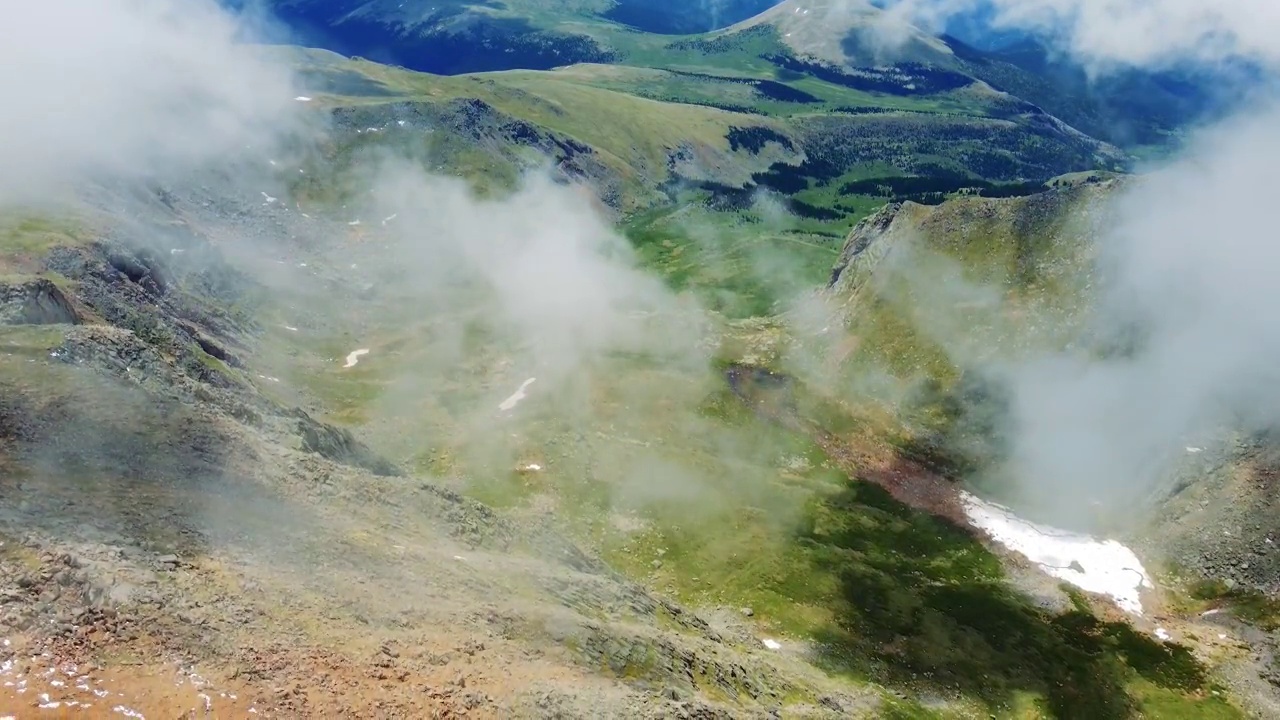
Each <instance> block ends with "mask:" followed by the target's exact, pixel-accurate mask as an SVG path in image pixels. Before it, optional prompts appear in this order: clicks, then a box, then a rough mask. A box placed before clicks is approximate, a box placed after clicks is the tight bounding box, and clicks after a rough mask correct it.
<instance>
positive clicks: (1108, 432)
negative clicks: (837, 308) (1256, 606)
mask: <svg viewBox="0 0 1280 720" xmlns="http://www.w3.org/2000/svg"><path fill="white" fill-rule="evenodd" d="M990 5H991V7H992V8H993V9H994V11H995V16H996V24H997V26H998V27H1004V28H1018V29H1024V30H1033V31H1038V32H1042V33H1045V34H1046V35H1047V36H1049V37H1052V38H1055V39H1056V41H1057V42H1058V43H1059V49H1060V50H1062V51H1064V52H1069V53H1071V54H1072V55H1073V56H1074V57H1075V58H1076V59H1078V60H1079V61H1081V62H1083V63H1085V64H1086V65H1087V66H1088V67H1089V68H1090V70H1091V71H1092V72H1095V73H1106V72H1108V71H1109V70H1110V69H1115V68H1125V67H1146V68H1156V67H1166V66H1172V65H1174V64H1176V63H1178V62H1180V61H1184V60H1189V61H1194V62H1198V63H1210V64H1212V63H1219V62H1228V61H1231V60H1234V59H1241V58H1243V59H1246V60H1249V61H1254V62H1260V63H1264V64H1267V65H1269V66H1270V67H1271V68H1274V67H1275V66H1276V65H1277V63H1280V45H1277V44H1276V43H1275V41H1274V38H1275V37H1276V33H1277V32H1278V31H1280V6H1277V5H1275V4H1274V3H1269V2H1247V1H1246V2H1236V3H1230V4H1220V5H1218V6H1212V7H1210V6H1206V5H1204V4H1202V3H1197V2H1190V1H1189V0H1188V1H1183V0H1164V1H1161V2H1120V1H1109V2H1101V1H1097V2H1094V1H1090V0H1018V1H1017V2H1014V1H1013V0H1007V1H1006V0H993V1H992V2H991V3H990ZM979 6H980V3H978V2H977V1H976V0H973V1H971V0H956V1H953V2H946V1H945V0H937V1H934V0H904V2H901V3H898V4H897V5H895V6H894V7H893V8H891V9H890V11H889V15H890V18H891V19H890V22H891V23H901V22H902V21H903V20H904V19H905V20H909V21H911V22H914V23H917V24H920V25H921V26H924V27H934V28H936V27H938V26H940V24H941V22H943V21H945V19H946V18H947V17H948V16H950V15H952V14H956V13H961V12H967V11H971V10H973V9H975V8H976V7H979ZM894 26H895V27H896V25H894ZM889 35H890V36H892V33H890V34H889ZM1276 100H1277V99H1276V98H1265V97H1264V98H1261V99H1259V100H1256V101H1255V102H1253V103H1251V104H1248V105H1246V106H1244V107H1243V108H1242V109H1241V110H1239V111H1237V112H1236V113H1235V115H1234V116H1232V117H1230V118H1229V119H1227V120H1226V121H1223V122H1221V123H1219V124H1218V125H1216V126H1213V127H1209V128H1202V129H1201V130H1199V131H1198V132H1195V133H1193V135H1192V137H1191V138H1190V139H1189V141H1188V142H1187V143H1186V144H1185V146H1184V150H1183V151H1182V152H1181V153H1180V154H1179V155H1178V156H1177V157H1175V158H1173V159H1172V160H1170V161H1168V162H1166V163H1164V164H1163V165H1161V166H1158V167H1153V168H1149V172H1145V173H1143V174H1142V175H1141V176H1140V177H1139V178H1137V179H1136V180H1135V181H1134V182H1131V183H1129V184H1128V185H1127V186H1126V189H1125V190H1124V191H1123V192H1122V193H1121V194H1120V195H1119V197H1117V198H1116V199H1115V205H1114V207H1113V208H1112V209H1113V210H1114V215H1113V217H1114V218H1115V222H1114V224H1112V225H1111V226H1110V227H1107V228H1105V229H1104V230H1103V231H1102V233H1101V234H1100V236H1099V237H1098V238H1097V242H1098V250H1099V254H1100V255H1099V258H1098V264H1097V268H1096V269H1097V275H1096V280H1097V282H1096V283H1095V288H1097V289H1098V295H1097V297H1096V298H1093V299H1092V301H1091V304H1090V307H1089V310H1088V313H1087V315H1088V317H1087V319H1086V320H1085V322H1086V323H1087V325H1088V327H1089V329H1090V330H1089V332H1090V334H1091V336H1094V337H1109V338H1116V337H1121V338H1125V339H1126V343H1127V347H1126V348H1125V349H1124V350H1123V351H1121V352H1108V353H1103V354H1101V355H1103V356H1102V357H1099V355H1100V353H1097V352H1093V351H1086V350H1083V349H1081V347H1080V345H1074V346H1072V348H1073V349H1070V350H1066V351H1062V352H1052V353H1047V354H1045V353H1042V354H1038V355H1035V356H1031V357H1026V356H1022V357H1019V358H1016V359H1014V360H1013V361H1012V362H1001V363H999V364H994V363H992V364H989V365H988V366H987V368H986V369H987V370H988V371H990V372H991V373H993V374H996V375H997V376H999V377H1002V378H1003V379H1004V380H1005V382H1006V383H1007V384H1008V386H1009V387H1010V389H1011V395H1010V397H1011V401H1012V408H1011V418H1010V420H1011V421H1012V422H1011V424H1010V428H1011V430H1010V432H1011V437H1010V438H1009V441H1010V455H1009V460H1008V463H1007V465H1006V466H1005V467H1003V468H999V469H998V470H993V472H995V473H999V474H1000V476H1001V477H1003V478H1004V479H1003V482H1006V483H1009V484H1011V486H1012V487H1011V489H1010V495H1012V496H1014V497H1017V498H1019V500H1020V504H1022V505H1024V506H1025V507H1024V509H1025V510H1027V511H1031V512H1038V513H1039V514H1040V515H1041V516H1042V517H1045V518H1046V519H1048V520H1050V521H1052V522H1056V523H1058V524H1063V525H1076V526H1089V525H1090V524H1091V523H1092V522H1094V521H1095V520H1097V519H1098V518H1099V516H1100V514H1106V512H1107V511H1110V513H1109V514H1110V515H1111V516H1112V517H1113V518H1114V517H1115V516H1116V515H1117V511H1119V512H1118V515H1120V516H1124V517H1126V518H1128V519H1129V520H1132V519H1133V518H1134V514H1133V513H1131V512H1124V511H1122V509H1126V508H1128V509H1132V508H1133V507H1135V506H1134V503H1138V502H1143V501H1146V500H1149V499H1152V498H1153V497H1158V496H1159V494H1160V493H1162V492H1164V491H1167V490H1168V489H1169V487H1168V485H1169V483H1170V481H1171V480H1170V479H1171V476H1172V472H1173V471H1174V469H1175V468H1176V466H1177V464H1178V463H1179V462H1180V461H1181V460H1182V458H1184V457H1185V456H1186V453H1187V452H1188V450H1187V448H1188V447H1197V448H1199V447H1212V445H1213V444H1214V440H1215V439H1218V440H1220V439H1221V438H1223V437H1225V436H1227V434H1228V433H1229V432H1241V433H1249V432H1254V431H1259V430H1264V429H1268V428H1271V427H1273V426H1275V425H1276V424H1277V423H1280V403H1278V402H1277V401H1278V400H1280V373H1277V372H1276V371H1275V370H1274V364H1275V359H1276V357H1277V352H1278V351H1280V318H1277V317H1275V316H1273V315H1272V314H1271V312H1270V308H1272V307H1275V306H1276V304H1277V301H1280V288H1278V287H1277V285H1276V284H1275V281H1274V272H1273V271H1274V268H1276V267H1280V245H1278V244H1277V238H1276V231H1275V230H1274V227H1275V220H1274V210H1273V206H1272V204H1271V201H1270V198H1271V195H1272V193H1271V191H1270V190H1269V188H1270V187H1271V186H1272V185H1273V182H1272V178H1273V177H1274V170H1275V168H1276V167H1277V166H1278V165H1280V129H1278V128H1280V104H1277V102H1276ZM935 270H936V269H935ZM925 271H927V269H926V270H925ZM944 275H946V274H945V273H944ZM940 282H943V283H944V284H946V285H948V286H949V287H952V288H954V290H953V291H948V293H949V294H952V295H954V294H956V293H958V292H962V293H970V292H973V288H971V287H962V285H963V283H959V281H957V280H956V278H954V277H950V278H943V279H942V280H940ZM915 284H916V285H923V283H919V282H917V283H915ZM937 292H939V291H937V290H936V289H935V294H936V293H937ZM915 320H916V322H917V324H918V325H920V327H921V328H922V329H923V330H924V331H925V332H927V333H928V334H929V335H931V336H932V337H934V338H935V339H939V340H940V341H941V342H942V344H943V345H944V347H946V348H948V350H949V351H951V352H952V353H953V359H955V360H956V361H958V362H961V363H972V362H973V361H974V357H973V352H972V343H968V342H965V341H964V340H963V339H960V338H957V337H956V332H955V330H956V328H951V329H950V330H949V329H948V328H947V327H946V322H945V318H927V319H925V318H920V317H917V318H915ZM940 321H942V322H941V324H940ZM1100 510H1101V511H1102V513H1100Z"/></svg>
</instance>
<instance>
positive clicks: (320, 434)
mask: <svg viewBox="0 0 1280 720" xmlns="http://www.w3.org/2000/svg"><path fill="white" fill-rule="evenodd" d="M293 415H294V417H296V418H297V421H298V434H299V435H300V436H301V437H302V448H303V449H304V450H307V451H308V452H313V453H318V454H320V455H323V456H324V457H327V458H329V459H330V460H333V461H334V462H340V463H342V464H344V465H351V466H354V467H361V468H364V469H365V470H368V471H369V472H371V473H373V474H374V475H383V476H399V475H403V474H404V473H403V472H402V471H401V470H400V468H398V467H396V466H395V464H394V463H392V462H391V461H389V460H387V459H386V458H383V457H380V456H379V455H378V454H377V453H375V452H373V451H372V450H370V449H369V447H368V446H367V445H365V444H364V443H362V442H360V441H359V440H357V439H356V437H355V436H354V435H352V434H351V431H349V430H346V429H344V428H338V427H334V426H332V425H326V424H324V423H322V422H319V421H318V420H316V419H315V418H313V417H311V416H310V415H308V414H307V413H306V412H305V411H303V410H301V409H295V410H294V411H293Z"/></svg>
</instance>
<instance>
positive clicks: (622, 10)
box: [603, 0, 779, 35]
mask: <svg viewBox="0 0 1280 720" xmlns="http://www.w3.org/2000/svg"><path fill="white" fill-rule="evenodd" d="M778 2H779V0H619V2H618V3H617V5H615V6H614V7H613V8H612V9H610V10H608V11H606V12H605V13H603V17H606V18H608V19H610V20H613V21H615V22H619V23H622V24H623V25H627V26H629V27H633V28H636V29H637V30H644V31H646V32H651V33H658V34H663V35H692V34H695V33H704V32H711V31H713V30H719V29H721V28H725V27H728V26H730V25H733V24H734V23H736V22H739V21H742V20H745V19H747V18H749V17H752V16H754V15H756V14H758V13H761V12H764V11H765V10H768V9H769V8H770V7H773V6H774V5H777V4H778Z"/></svg>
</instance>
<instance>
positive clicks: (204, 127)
mask: <svg viewBox="0 0 1280 720" xmlns="http://www.w3.org/2000/svg"><path fill="white" fill-rule="evenodd" d="M244 34H245V27H244V26H243V24H242V23H241V22H240V21H239V20H238V19H237V18H236V17H234V16H232V15H231V14H229V13H228V12H226V11H225V10H223V9H221V8H220V7H219V6H218V5H217V4H216V3H214V2H213V0H42V1H41V2H23V3H16V4H14V6H13V7H10V8H7V9H6V11H5V20H4V22H3V23H0V87H3V88H4V91H5V96H4V105H5V111H4V112H3V113H0V162H2V163H3V164H4V167H5V172H4V174H3V176H2V177H0V199H10V200H11V199H15V198H18V199H23V198H29V197H30V196H32V195H39V194H40V193H41V192H44V191H46V190H47V189H48V186H49V184H50V183H57V182H61V181H66V180H68V179H70V178H75V177H82V176H84V175H85V174H93V173H111V174H115V175H119V174H129V173H137V174H144V173H149V172H155V171H158V170H161V169H163V168H167V167H172V166H174V164H175V163H178V164H180V163H190V162H200V161H204V160H209V159H214V158H219V157H222V156H224V155H225V154H226V153H228V152H231V151H234V150H236V149H239V148H242V147H243V146H244V145H246V144H249V143H265V142H266V141H267V140H268V139H269V136H270V134H271V132H272V131H273V129H277V128H280V125H281V123H282V122H284V121H285V120H286V118H288V116H289V115H288V114H289V113H290V112H292V111H293V110H294V106H297V105H298V103H296V102H294V101H293V99H292V98H293V97H294V94H295V93H291V92H290V76H289V73H288V71H287V70H286V69H284V68H282V67H280V66H278V65H274V64H271V63H268V62H265V61H262V60H260V59H258V58H257V57H256V56H255V55H254V54H253V53H252V52H250V51H249V48H247V47H245V46H244V45H242V44H240V42H239V39H240V38H241V37H242V36H243V35H244Z"/></svg>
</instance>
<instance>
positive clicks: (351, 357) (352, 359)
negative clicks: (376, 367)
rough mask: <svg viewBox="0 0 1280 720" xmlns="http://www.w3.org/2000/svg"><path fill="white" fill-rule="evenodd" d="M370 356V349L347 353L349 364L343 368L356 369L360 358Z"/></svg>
mask: <svg viewBox="0 0 1280 720" xmlns="http://www.w3.org/2000/svg"><path fill="white" fill-rule="evenodd" d="M368 354H369V348H360V349H359V350H352V351H351V352H349V353H347V364H346V365H343V366H342V367H344V368H349V367H355V366H356V363H358V362H360V356H361V355H368Z"/></svg>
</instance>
